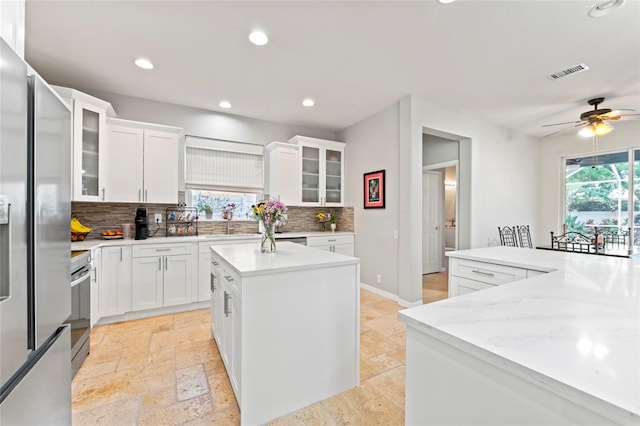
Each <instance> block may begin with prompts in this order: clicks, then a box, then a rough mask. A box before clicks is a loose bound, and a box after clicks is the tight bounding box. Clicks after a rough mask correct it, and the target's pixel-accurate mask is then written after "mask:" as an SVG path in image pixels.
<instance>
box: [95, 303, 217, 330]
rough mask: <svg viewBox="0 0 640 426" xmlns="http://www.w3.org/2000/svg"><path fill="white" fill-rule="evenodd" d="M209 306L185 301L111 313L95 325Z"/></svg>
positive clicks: (208, 304)
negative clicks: (152, 307) (122, 312)
mask: <svg viewBox="0 0 640 426" xmlns="http://www.w3.org/2000/svg"><path fill="white" fill-rule="evenodd" d="M209 307H211V302H209V301H206V300H205V301H202V302H193V303H186V304H184V305H174V306H166V307H162V308H155V309H147V310H144V311H132V312H126V313H124V314H121V315H113V316H110V317H102V318H100V319H99V320H98V322H96V323H95V325H105V324H113V323H114V322H122V321H131V320H137V319H142V318H149V317H157V316H160V315H169V314H177V313H180V312H189V311H195V310H197V309H204V308H209Z"/></svg>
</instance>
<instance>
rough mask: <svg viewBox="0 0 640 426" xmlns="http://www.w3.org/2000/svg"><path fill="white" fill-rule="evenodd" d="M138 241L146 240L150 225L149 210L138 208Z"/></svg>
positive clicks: (136, 222)
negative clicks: (148, 219) (148, 220)
mask: <svg viewBox="0 0 640 426" xmlns="http://www.w3.org/2000/svg"><path fill="white" fill-rule="evenodd" d="M135 224H136V240H146V239H147V235H149V223H148V222H147V209H145V208H144V207H138V208H137V209H136V218H135Z"/></svg>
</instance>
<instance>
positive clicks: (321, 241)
mask: <svg viewBox="0 0 640 426" xmlns="http://www.w3.org/2000/svg"><path fill="white" fill-rule="evenodd" d="M307 246H308V247H314V248H317V249H321V250H326V251H330V252H333V253H340V254H346V255H347V256H353V235H331V236H326V237H325V236H324V235H323V236H313V237H307Z"/></svg>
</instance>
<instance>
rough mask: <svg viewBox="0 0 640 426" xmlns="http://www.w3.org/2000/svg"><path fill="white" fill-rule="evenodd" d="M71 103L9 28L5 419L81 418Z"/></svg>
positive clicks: (5, 56)
mask: <svg viewBox="0 0 640 426" xmlns="http://www.w3.org/2000/svg"><path fill="white" fill-rule="evenodd" d="M70 121H71V112H70V111H69V109H68V107H67V106H66V105H65V104H64V103H63V102H62V101H61V100H60V99H59V98H58V97H57V96H56V95H55V94H54V93H53V91H52V90H51V89H50V88H49V87H48V85H47V84H46V83H45V82H44V81H43V80H42V79H40V78H39V77H38V76H33V75H32V76H28V66H27V64H26V63H25V62H24V61H23V60H22V59H20V58H19V57H18V56H17V55H16V54H15V52H14V51H13V50H12V49H11V48H10V47H9V46H8V45H7V44H6V43H5V42H4V40H2V39H1V38H0V425H2V426H9V425H52V424H67V425H68V424H71V360H70V332H69V326H66V325H63V322H64V320H65V319H66V318H67V317H69V315H70V314H71V307H70V305H71V288H70V273H69V269H70V252H71V250H70V249H71V248H70V238H69V218H70V187H71V185H70V174H71V165H70V162H71V155H70V152H71V151H70V144H71V125H70Z"/></svg>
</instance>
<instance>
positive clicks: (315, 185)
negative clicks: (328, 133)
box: [289, 136, 345, 207]
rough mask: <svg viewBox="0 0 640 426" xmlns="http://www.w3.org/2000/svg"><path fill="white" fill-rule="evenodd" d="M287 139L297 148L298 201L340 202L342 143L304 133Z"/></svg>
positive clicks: (316, 203)
mask: <svg viewBox="0 0 640 426" xmlns="http://www.w3.org/2000/svg"><path fill="white" fill-rule="evenodd" d="M289 143H293V144H296V145H298V146H299V148H300V149H299V152H300V154H299V155H300V176H301V179H300V205H303V206H305V205H306V206H330V207H331V206H333V207H340V206H343V205H344V146H345V144H344V143H343V142H336V141H328V140H324V139H317V138H311V137H307V136H295V137H293V138H291V139H290V140H289Z"/></svg>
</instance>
